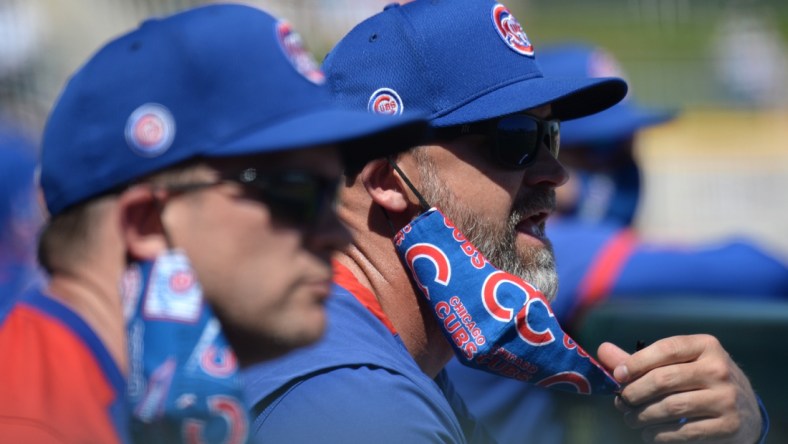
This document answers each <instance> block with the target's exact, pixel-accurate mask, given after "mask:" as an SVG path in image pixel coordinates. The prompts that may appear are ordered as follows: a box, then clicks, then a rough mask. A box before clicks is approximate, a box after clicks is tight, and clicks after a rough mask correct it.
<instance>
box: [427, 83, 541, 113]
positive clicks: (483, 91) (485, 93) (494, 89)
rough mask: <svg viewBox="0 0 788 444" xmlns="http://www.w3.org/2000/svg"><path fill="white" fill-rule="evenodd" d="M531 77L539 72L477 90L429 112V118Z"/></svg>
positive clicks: (454, 109) (451, 110)
mask: <svg viewBox="0 0 788 444" xmlns="http://www.w3.org/2000/svg"><path fill="white" fill-rule="evenodd" d="M533 78H541V76H540V75H539V73H534V75H524V76H521V77H516V78H514V79H511V80H510V81H508V82H501V83H497V84H495V85H494V86H490V87H489V88H486V89H484V90H482V91H480V92H478V93H476V94H473V95H471V96H469V97H468V98H466V99H465V100H463V101H460V102H458V103H456V104H454V106H452V107H450V108H446V109H443V110H441V111H438V112H435V113H434V114H431V115H430V116H429V120H433V119H438V118H441V117H444V116H446V115H448V114H450V113H451V112H453V111H456V110H457V109H459V108H462V107H463V106H465V105H467V104H469V103H471V102H473V101H474V100H477V99H479V98H481V97H484V96H486V95H488V94H490V93H492V92H495V91H497V90H499V89H501V88H504V87H507V86H509V85H512V84H515V83H518V82H521V81H524V80H530V79H533ZM537 106H538V105H537Z"/></svg>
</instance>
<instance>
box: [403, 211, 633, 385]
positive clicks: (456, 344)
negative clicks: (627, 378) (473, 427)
mask: <svg viewBox="0 0 788 444" xmlns="http://www.w3.org/2000/svg"><path fill="white" fill-rule="evenodd" d="M394 244H395V246H396V249H397V253H398V254H399V256H400V258H401V259H402V261H403V263H404V264H405V265H406V266H407V268H408V270H409V271H410V273H411V275H412V277H413V279H414V281H415V282H416V284H417V286H418V287H419V289H420V290H421V293H422V295H423V296H424V297H425V298H426V299H427V301H428V302H429V304H430V306H431V307H432V312H433V314H434V315H435V318H436V319H437V320H438V324H439V325H440V327H441V330H442V331H443V333H444V335H445V336H446V338H447V340H448V342H449V343H450V344H451V346H452V347H453V348H454V352H455V355H456V356H457V357H458V358H459V360H460V362H462V363H463V364H464V365H467V366H470V367H474V368H477V369H480V370H484V371H487V372H490V373H495V374H498V375H501V376H506V377H509V378H513V379H517V380H521V381H524V382H530V383H533V384H536V385H538V386H542V387H548V388H554V389H561V390H565V391H570V392H576V393H583V394H611V393H615V392H617V391H618V390H619V385H618V383H616V382H615V380H613V378H612V377H611V376H610V375H609V374H608V373H607V372H606V371H605V370H604V369H602V367H601V366H600V365H599V364H598V363H597V362H596V361H595V360H594V359H593V358H591V357H590V356H589V355H588V354H587V353H586V352H585V351H584V350H583V349H582V348H580V346H579V345H578V344H577V343H576V342H575V341H574V340H573V339H572V338H570V337H569V335H567V334H566V333H564V331H563V330H562V329H561V326H560V325H559V324H558V321H556V319H555V317H554V315H553V312H552V309H551V308H550V305H549V304H548V302H547V299H546V298H545V296H544V295H543V294H542V293H541V292H540V291H539V290H538V289H537V288H535V287H534V286H532V285H531V284H529V283H527V282H525V281H524V280H522V279H521V278H519V277H517V276H514V275H512V274H509V273H506V272H505V271H502V270H499V269H497V268H496V267H494V266H493V265H491V264H490V263H489V262H487V260H486V259H485V258H484V256H483V255H482V254H481V252H479V251H478V250H477V249H476V247H474V246H473V245H472V244H471V243H470V241H468V240H467V239H466V238H465V236H464V235H463V234H462V233H461V232H460V231H459V230H458V229H457V228H456V227H455V226H454V224H453V223H452V222H451V221H450V220H449V219H448V218H447V217H446V216H444V215H443V213H441V212H440V211H439V210H437V209H435V208H432V209H430V210H428V211H426V212H425V213H423V214H421V215H420V216H419V217H418V218H416V219H415V220H414V221H413V222H411V223H410V224H408V225H407V226H405V227H404V228H403V229H402V230H400V231H399V233H397V235H396V236H395V237H394Z"/></svg>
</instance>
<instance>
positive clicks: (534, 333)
mask: <svg viewBox="0 0 788 444" xmlns="http://www.w3.org/2000/svg"><path fill="white" fill-rule="evenodd" d="M505 283H508V284H511V285H514V287H515V288H517V289H518V290H520V291H521V292H522V293H523V294H524V295H525V301H524V302H523V305H522V306H519V307H521V308H520V310H519V311H518V312H517V315H516V316H515V314H514V308H518V306H515V307H514V308H510V307H507V306H505V305H503V304H502V303H501V301H500V300H499V299H498V293H500V291H499V290H500V287H501V285H503V284H505ZM482 303H483V304H484V308H485V309H486V310H487V313H489V314H490V316H492V317H493V318H494V319H495V320H497V321H499V322H509V321H511V320H512V318H515V327H516V328H517V334H518V335H519V336H520V338H521V339H522V340H523V341H525V342H527V343H528V344H530V345H533V346H542V345H547V344H550V343H551V342H553V341H554V340H555V336H554V335H553V332H551V331H550V328H549V326H547V327H545V329H544V330H535V328H534V327H535V326H533V325H531V323H532V321H531V320H530V319H529V316H528V314H529V312H530V311H531V310H534V309H536V307H537V306H542V307H543V308H544V309H545V310H547V313H548V315H549V316H550V317H553V312H552V311H551V310H550V307H549V306H548V305H547V302H546V301H545V300H544V296H542V295H541V293H540V292H539V291H538V290H537V289H535V288H533V287H532V286H531V285H530V284H528V283H527V282H525V281H523V280H522V279H520V278H518V277H516V276H512V275H510V274H508V273H505V272H503V271H496V272H494V273H491V274H490V275H489V276H487V279H485V280H484V284H483V285H482ZM536 318H539V317H538V316H537V317H536Z"/></svg>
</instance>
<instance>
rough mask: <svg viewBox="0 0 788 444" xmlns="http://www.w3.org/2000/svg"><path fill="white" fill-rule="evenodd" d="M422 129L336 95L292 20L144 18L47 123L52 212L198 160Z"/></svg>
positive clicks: (228, 15)
mask: <svg viewBox="0 0 788 444" xmlns="http://www.w3.org/2000/svg"><path fill="white" fill-rule="evenodd" d="M425 129H426V123H425V122H424V121H423V119H420V118H419V116H415V118H413V117H408V118H391V117H384V116H376V115H371V114H369V113H366V112H363V111H359V110H349V109H346V108H342V107H341V106H340V105H338V104H336V102H335V101H334V100H333V99H332V98H331V94H330V92H329V90H328V88H327V87H326V86H325V78H324V75H323V73H322V71H320V69H319V67H318V66H317V64H316V63H315V61H314V58H312V56H311V54H310V53H309V52H307V51H306V50H305V49H304V47H303V46H302V44H301V39H300V37H299V35H298V34H297V33H296V32H294V31H293V29H292V28H291V27H290V25H288V24H287V22H284V21H281V20H277V19H276V18H274V17H272V16H270V15H269V14H267V13H265V12H263V11H261V10H259V9H257V8H253V7H250V6H243V5H234V4H217V5H209V6H203V7H199V8H195V9H191V10H188V11H185V12H181V13H178V14H175V15H172V16H169V17H166V18H162V19H153V20H148V21H146V22H144V23H142V25H140V27H139V28H137V29H135V30H133V31H131V32H129V33H128V34H125V35H123V36H121V37H119V38H117V39H116V40H114V41H112V42H110V43H108V44H107V45H106V46H104V47H103V48H102V49H100V50H99V51H98V52H97V53H96V54H95V55H94V56H93V57H92V58H91V59H90V60H89V61H88V62H87V63H86V64H85V65H84V66H82V67H81V68H80V69H79V70H78V71H77V72H76V73H75V74H74V75H73V77H72V78H71V80H70V81H69V83H68V84H67V86H66V87H65V89H64V90H63V92H62V93H61V96H60V97H59V99H58V101H57V103H56V104H55V106H54V108H53V110H52V112H51V114H50V116H49V120H48V122H47V125H46V128H45V131H44V137H43V146H42V166H41V185H42V188H43V192H44V196H45V199H46V204H47V207H48V210H49V212H50V214H52V215H56V214H58V213H60V212H62V211H63V210H64V209H66V208H68V207H70V206H72V205H74V204H76V203H79V202H82V201H85V200H87V199H89V198H91V197H94V196H98V195H101V194H104V193H106V192H109V191H112V190H114V189H117V188H119V187H122V186H125V185H127V184H130V183H132V182H134V181H135V180H137V179H140V178H142V177H144V176H146V175H149V174H151V173H153V172H156V171H159V170H162V169H164V168H167V167H170V166H174V165H176V164H178V163H181V162H183V161H186V160H189V159H193V158H198V157H208V158H210V157H226V156H242V155H250V154H261V153H268V152H275V151H283V150H294V149H300V148H306V147H310V146H315V145H324V144H338V145H339V146H340V148H342V149H343V155H344V158H345V160H346V162H356V163H358V162H362V163H363V162H364V161H366V160H369V159H371V158H376V157H381V156H385V155H387V154H390V153H393V152H397V151H400V150H404V149H407V148H408V147H409V146H410V145H413V144H415V143H417V142H418V141H419V139H420V138H421V136H422V134H423V132H424V130H425Z"/></svg>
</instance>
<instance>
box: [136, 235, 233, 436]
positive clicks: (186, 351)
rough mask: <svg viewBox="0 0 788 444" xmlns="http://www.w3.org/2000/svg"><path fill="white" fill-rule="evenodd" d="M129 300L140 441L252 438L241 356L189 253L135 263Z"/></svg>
mask: <svg viewBox="0 0 788 444" xmlns="http://www.w3.org/2000/svg"><path fill="white" fill-rule="evenodd" d="M123 301H124V315H125V317H126V328H127V332H128V341H129V356H130V375H129V383H128V390H129V399H130V402H131V411H132V422H131V424H132V427H131V428H132V436H133V438H134V442H144V443H171V442H194V443H197V442H223V443H238V444H240V443H245V442H247V434H248V420H247V416H246V409H245V408H244V404H243V402H242V389H241V383H240V376H239V372H238V361H237V359H236V358H235V354H234V353H233V351H232V349H231V348H230V345H229V344H228V343H227V340H226V338H225V337H224V335H223V333H222V329H221V325H220V323H219V320H218V319H217V318H216V316H215V315H214V313H213V311H212V310H211V307H210V305H209V304H208V303H207V302H206V301H205V300H204V298H203V293H202V289H201V287H200V284H199V282H197V280H196V278H195V274H194V271H193V270H192V268H191V266H190V264H189V261H188V259H187V258H186V256H185V255H184V254H183V253H182V252H180V251H177V250H171V251H168V252H166V253H165V254H163V255H161V256H159V257H158V258H157V259H156V260H155V261H153V262H139V263H135V264H133V265H132V266H131V267H130V268H129V269H128V271H127V272H126V275H125V276H124V282H123Z"/></svg>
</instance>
